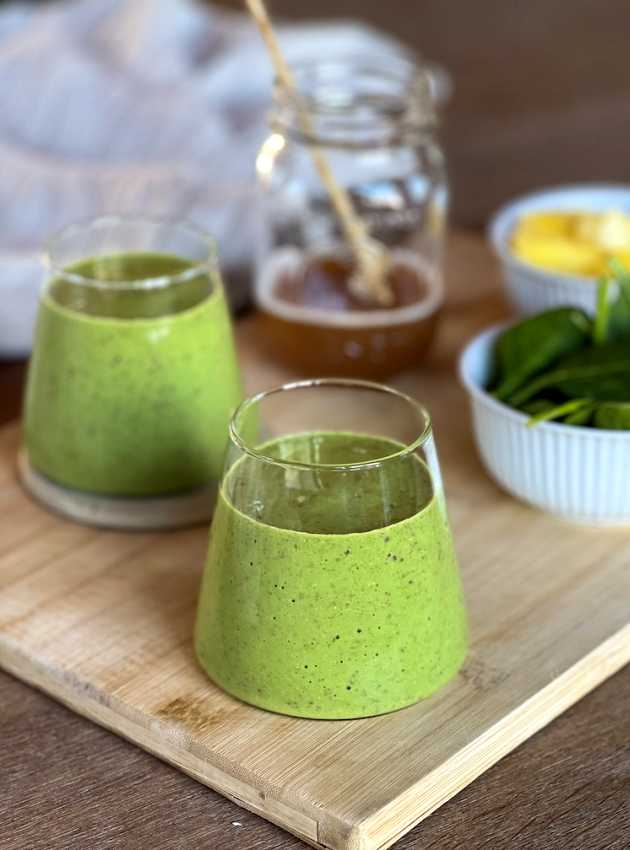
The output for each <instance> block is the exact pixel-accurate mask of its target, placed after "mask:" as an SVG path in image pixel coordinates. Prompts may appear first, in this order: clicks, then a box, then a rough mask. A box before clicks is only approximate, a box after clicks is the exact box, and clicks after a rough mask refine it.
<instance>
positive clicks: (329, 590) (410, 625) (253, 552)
mask: <svg viewBox="0 0 630 850" xmlns="http://www.w3.org/2000/svg"><path fill="white" fill-rule="evenodd" d="M195 647H196V652H197V657H198V659H199V662H200V664H201V666H202V667H203V668H204V670H205V671H206V673H207V674H208V675H209V676H210V678H211V679H212V680H213V681H214V682H215V683H216V684H217V685H219V686H221V687H222V688H223V689H225V690H226V691H228V692H229V693H230V694H232V695H233V696H235V697H238V698H239V699H241V700H244V701H245V702H248V703H251V704H253V705H256V706H259V707H261V708H265V709H269V710H271V711H276V712H280V713H283V714H289V715H294V716H298V717H311V718H337V719H342V718H353V717H366V716H370V715H375V714H382V713H385V712H389V711H393V710H395V709H399V708H402V707H404V706H408V705H411V704H412V703H415V702H416V701H418V700H420V699H422V698H423V697H427V696H429V695H430V694H432V693H434V692H435V691H436V690H437V689H438V688H440V687H441V686H442V685H444V684H445V683H446V682H448V681H449V680H450V679H451V678H452V677H453V676H455V674H456V673H457V671H458V670H459V668H460V666H461V665H462V663H463V661H464V658H465V655H466V650H467V623H466V613H465V608H464V601H463V596H462V589H461V585H460V578H459V570H458V565H457V560H456V556H455V551H454V548H453V540H452V536H451V532H450V529H449V524H448V519H447V514H446V506H445V501H444V493H443V488H442V483H441V478H440V470H439V466H438V460H437V455H436V451H435V445H434V441H433V435H432V429H431V423H430V420H429V416H428V413H427V412H426V410H425V409H424V408H423V407H422V406H421V405H420V404H418V403H417V402H415V401H414V400H413V399H412V398H410V397H408V396H406V395H403V394H402V393H399V392H397V391H396V390H393V389H389V388H387V387H384V386H380V385H378V384H372V383H368V382H363V381H352V380H342V379H331V380H314V381H304V382H298V383H294V384H288V385H285V386H283V387H279V388H277V389H274V390H271V391H269V392H266V393H262V394H260V395H257V396H254V397H253V398H250V399H248V400H247V401H245V402H243V404H242V405H241V406H240V407H239V408H238V410H237V411H236V413H235V414H234V417H233V418H232V421H231V424H230V442H229V446H228V451H227V455H226V465H225V471H224V475H223V480H222V484H221V486H220V490H219V496H218V501H217V509H216V512H215V515H214V518H213V523H212V528H211V533H210V545H209V552H208V560H207V564H206V568H205V572H204V576H203V582H202V587H201V593H200V599H199V607H198V612H197V621H196V626H195Z"/></svg>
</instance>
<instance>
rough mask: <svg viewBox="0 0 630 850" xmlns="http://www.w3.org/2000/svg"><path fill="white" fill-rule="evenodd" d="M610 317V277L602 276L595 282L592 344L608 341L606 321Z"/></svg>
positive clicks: (602, 343)
mask: <svg viewBox="0 0 630 850" xmlns="http://www.w3.org/2000/svg"><path fill="white" fill-rule="evenodd" d="M609 317H610V279H609V278H607V277H602V278H600V279H599V280H598V282H597V310H596V311H595V321H594V322H593V345H604V343H605V342H608V321H609Z"/></svg>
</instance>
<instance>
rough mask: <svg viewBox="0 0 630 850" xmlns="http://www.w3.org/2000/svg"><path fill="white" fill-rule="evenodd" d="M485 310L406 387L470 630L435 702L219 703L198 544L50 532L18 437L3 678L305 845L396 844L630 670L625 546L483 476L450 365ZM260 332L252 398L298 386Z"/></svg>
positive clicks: (6, 463)
mask: <svg viewBox="0 0 630 850" xmlns="http://www.w3.org/2000/svg"><path fill="white" fill-rule="evenodd" d="M482 300H483V299H482ZM481 307H482V304H481V301H480V298H479V293H478V292H477V294H476V295H475V298H474V299H473V300H470V301H468V300H467V297H466V296H463V295H462V296H461V297H459V300H458V298H455V300H454V302H453V303H452V304H451V315H452V319H451V322H450V324H449V326H448V330H447V331H446V333H445V334H443V335H442V340H441V344H440V346H439V347H438V349H437V350H436V352H435V354H434V357H433V360H432V364H431V368H430V369H428V368H427V369H425V370H423V371H419V372H417V373H415V374H410V375H407V376H405V377H404V378H402V379H401V380H399V381H397V382H396V383H397V385H398V386H400V387H401V388H403V389H405V390H406V391H409V392H411V393H413V394H415V395H416V396H417V397H419V398H421V399H422V400H424V401H425V402H427V403H428V405H429V406H430V408H431V409H432V412H433V415H434V424H435V430H436V436H437V441H438V448H439V450H440V454H441V460H442V465H443V472H444V477H445V484H446V491H447V498H448V504H449V510H450V514H451V519H452V523H453V527H454V532H455V538H456V541H457V546H458V550H459V555H460V561H461V566H462V572H463V578H464V585H465V589H466V595H467V602H468V607H469V612H470V621H471V631H472V647H471V651H470V656H469V658H468V662H467V664H466V666H465V668H464V670H463V671H462V673H461V674H460V675H459V676H458V678H457V679H456V680H455V681H454V682H452V683H451V684H450V685H448V686H447V687H446V688H445V689H444V690H442V691H441V692H440V693H439V694H437V695H435V696H434V697H432V698H431V699H429V700H426V701H425V702H423V703H421V704H418V705H416V706H414V707H412V708H408V709H405V710H403V711H400V712H397V713H395V714H391V715H387V716H383V717H376V718H371V719H366V720H358V721H308V720H295V719H291V718H287V717H281V716H278V715H273V714H269V713H266V712H264V711H259V710H257V709H255V708H251V707H249V706H246V705H244V704H241V703H239V702H237V701H236V700H234V699H232V698H230V697H229V696H227V695H226V694H224V693H222V692H221V691H220V690H218V689H217V688H215V687H214V686H213V685H212V684H211V683H210V682H209V681H208V680H207V679H206V678H205V676H204V675H203V673H202V672H201V671H200V670H199V669H198V667H197V665H196V663H195V660H194V657H193V652H192V645H191V627H192V621H193V616H194V609H195V602H196V595H197V589H198V582H199V577H200V573H201V569H202V565H203V560H204V556H205V549H206V539H207V532H206V530H204V529H197V530H192V531H184V532H177V533H172V532H171V533H163V534H137V533H136V534H123V533H117V532H104V531H96V530H92V529H88V528H84V527H81V526H78V525H74V524H71V523H69V522H66V521H63V520H61V519H59V518H57V517H55V516H52V515H51V514H48V513H46V512H45V511H44V510H42V509H41V508H40V507H38V506H37V505H36V504H35V503H34V502H33V501H31V499H29V498H28V497H27V496H26V495H25V494H24V493H23V492H22V490H21V488H20V486H19V484H18V483H17V480H16V477H15V456H16V451H17V447H18V431H17V428H15V427H13V428H9V429H5V430H4V431H2V432H0V503H1V505H2V512H1V514H0V516H1V520H0V523H1V528H2V533H1V535H0V665H1V666H2V667H4V668H5V669H6V670H8V671H9V672H11V673H13V674H15V675H16V676H18V677H19V678H21V679H23V680H24V681H26V682H29V683H31V684H33V685H35V686H37V687H39V688H41V689H43V690H44V691H46V692H47V693H49V694H51V695H52V696H54V697H56V698H57V699H59V700H61V701H62V702H64V703H65V704H67V705H68V706H70V707H71V708H72V709H74V710H75V711H77V712H79V713H81V714H83V715H85V716H87V717H89V718H91V719H92V720H94V721H95V722H97V723H100V724H101V725H103V726H106V727H107V728H109V729H111V730H112V731H114V732H116V733H117V734H119V735H122V736H124V737H126V738H128V739H129V740H131V741H134V742H135V743H137V744H138V745H139V746H141V747H143V748H145V749H147V750H149V751H150V752H152V753H154V754H155V755H157V756H159V757H160V758H162V759H164V760H166V761H168V762H170V763H171V764H173V765H175V766H176V767H178V768H179V769H180V770H183V771H185V772H186V773H188V774H190V775H191V776H193V777H195V778H196V779H198V780H199V781H200V782H203V783H205V784H207V785H209V786H211V787H212V788H215V789H216V790H217V791H219V792H220V793H222V794H224V795H225V796H227V797H229V798H230V799H232V800H234V801H236V802H237V803H239V804H240V805H242V806H244V807H245V808H247V809H250V810H252V811H254V812H257V813H258V814H260V815H262V816H263V817H265V818H267V819H268V820H271V821H273V822H274V823H277V824H279V825H280V826H282V827H284V828H285V829H287V830H289V831H290V832H292V833H294V834H295V835H298V836H300V837H301V838H303V839H304V840H305V841H307V842H309V843H310V844H313V845H315V846H323V847H330V848H334V850H376V848H384V847H388V846H389V845H390V844H392V843H393V842H395V841H396V839H397V838H400V837H401V836H402V835H403V834H404V833H405V832H407V831H408V830H409V829H411V828H412V826H414V825H415V824H416V823H418V822H419V821H420V820H422V819H423V818H425V817H426V816H427V815H429V814H430V813H431V812H433V811H434V810H435V809H436V808H438V807H439V806H440V805H441V804H442V803H444V802H445V801H446V800H448V799H449V798H450V797H452V796H453V795H454V794H456V793H457V792H458V791H459V790H460V789H462V788H463V787H464V786H466V785H467V784H468V783H470V782H472V781H473V780H474V779H475V777H477V776H479V774H481V773H482V772H483V771H484V770H486V769H487V768H488V767H490V766H491V765H492V764H494V763H495V762H496V761H497V760H498V759H500V758H501V757H502V756H503V755H505V754H506V753H508V752H510V751H511V750H512V749H514V748H515V747H517V746H518V745H519V744H520V743H521V742H522V741H524V740H525V739H527V738H528V737H529V736H530V735H532V734H534V732H536V731H537V730H538V729H540V728H541V727H543V726H544V725H545V724H547V723H548V722H549V721H551V720H552V719H553V718H554V717H556V716H557V715H558V714H560V713H561V712H562V711H564V710H565V709H566V708H568V707H569V706H570V705H572V704H573V703H574V702H576V701H577V700H578V699H580V697H582V696H583V695H584V694H585V693H587V692H588V691H589V690H591V689H592V688H594V687H596V686H597V685H598V684H599V683H600V682H602V681H603V680H604V679H606V678H607V677H608V676H610V675H612V674H613V673H614V672H615V671H617V670H618V669H619V668H620V667H622V666H623V665H624V664H625V663H626V662H628V660H630V531H623V530H605V531H603V530H589V529H584V528H575V527H571V526H568V525H562V524H559V523H558V522H556V521H554V520H553V519H551V518H550V517H547V516H545V515H544V514H542V513H539V512H536V511H534V510H531V509H529V508H527V507H524V506H522V505H519V504H518V503H516V502H515V501H513V500H512V499H510V498H509V497H507V496H506V495H505V494H503V493H502V492H501V491H499V490H498V489H497V488H496V487H495V486H494V485H493V484H492V483H491V482H490V480H489V479H488V478H487V477H486V476H485V475H484V473H483V471H482V469H481V467H480V465H479V462H478V460H477V458H476V454H475V450H474V447H473V444H472V441H471V437H470V431H469V427H468V419H467V413H466V402H465V399H464V397H463V393H462V392H461V391H460V389H459V388H458V387H457V384H456V382H455V380H454V378H453V377H452V361H453V352H454V350H455V348H457V347H458V346H459V345H460V344H461V343H462V342H463V341H464V337H465V336H466V335H468V334H469V333H470V331H471V330H472V329H473V327H475V326H476V325H478V324H479V323H480V320H481V316H482V314H483V315H485V316H487V315H488V310H485V311H483V313H482V310H481ZM255 329H256V328H255V323H252V322H250V321H248V322H246V323H244V324H242V325H241V327H240V330H239V337H240V348H241V355H242V359H243V363H244V367H245V370H246V374H247V377H248V383H249V386H250V388H252V389H254V388H256V389H257V388H260V387H261V386H265V385H267V386H268V385H270V384H272V383H276V382H278V381H279V380H282V379H284V378H285V377H286V374H287V373H283V372H281V371H280V370H278V369H276V368H274V367H272V366H270V365H269V364H265V363H264V362H262V361H261V360H260V358H259V350H258V348H257V347H256V341H255V339H254V338H253V335H254V332H255ZM96 755H97V754H95V757H96Z"/></svg>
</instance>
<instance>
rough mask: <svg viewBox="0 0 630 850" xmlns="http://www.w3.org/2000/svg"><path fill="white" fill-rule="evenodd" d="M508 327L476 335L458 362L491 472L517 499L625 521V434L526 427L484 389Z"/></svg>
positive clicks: (629, 469)
mask: <svg viewBox="0 0 630 850" xmlns="http://www.w3.org/2000/svg"><path fill="white" fill-rule="evenodd" d="M504 327H506V326H505V325H496V326H494V327H492V328H490V329H488V330H486V331H484V332H483V333H481V334H480V335H479V336H477V337H475V339H473V340H472V342H470V343H469V344H468V346H467V347H466V348H465V350H464V351H463V353H462V355H461V358H460V362H459V375H460V379H461V381H462V383H463V385H464V387H465V388H466V391H467V392H468V396H469V398H470V404H471V410H472V418H473V426H474V433H475V440H476V443H477V448H478V450H479V454H480V455H481V459H482V461H483V463H484V465H485V467H486V469H487V471H488V472H489V473H490V475H491V476H492V478H494V479H495V481H496V482H497V483H498V484H499V485H500V486H501V487H503V488H504V489H505V490H507V491H508V492H509V493H511V494H512V495H513V496H516V498H518V499H522V500H523V501H525V502H528V503H529V504H531V505H534V506H535V507H537V508H541V509H542V510H544V511H548V512H549V513H552V514H555V515H556V516H558V517H560V518H561V519H564V520H568V521H570V522H577V523H587V524H589V525H622V524H624V523H630V432H628V431H602V430H595V429H592V428H579V427H573V426H571V425H561V424H556V423H552V422H541V423H540V424H539V425H536V426H535V427H533V428H529V427H528V426H527V416H525V414H523V413H519V412H518V411H516V410H513V409H512V408H510V407H508V406H507V405H505V404H502V403H501V402H498V401H496V400H495V399H494V398H493V397H492V396H491V395H490V394H489V393H488V392H486V391H485V389H484V387H485V386H486V383H487V381H488V380H489V377H490V374H491V370H492V366H493V350H494V342H495V339H496V338H497V336H498V334H499V333H500V332H501V331H502V330H503V329H504Z"/></svg>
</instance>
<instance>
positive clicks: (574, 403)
mask: <svg viewBox="0 0 630 850" xmlns="http://www.w3.org/2000/svg"><path fill="white" fill-rule="evenodd" d="M592 406H593V402H592V401H591V400H590V399H588V398H574V399H571V401H565V402H564V404H555V405H553V407H550V408H547V410H541V411H540V413H537V414H536V415H535V416H532V417H531V419H530V420H529V422H528V423H527V427H528V428H533V427H534V425H538V423H539V422H547V421H550V420H552V419H562V417H563V416H567V415H571V414H575V413H579V412H580V411H582V410H585V409H586V408H588V409H589V410H590V409H592Z"/></svg>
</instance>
